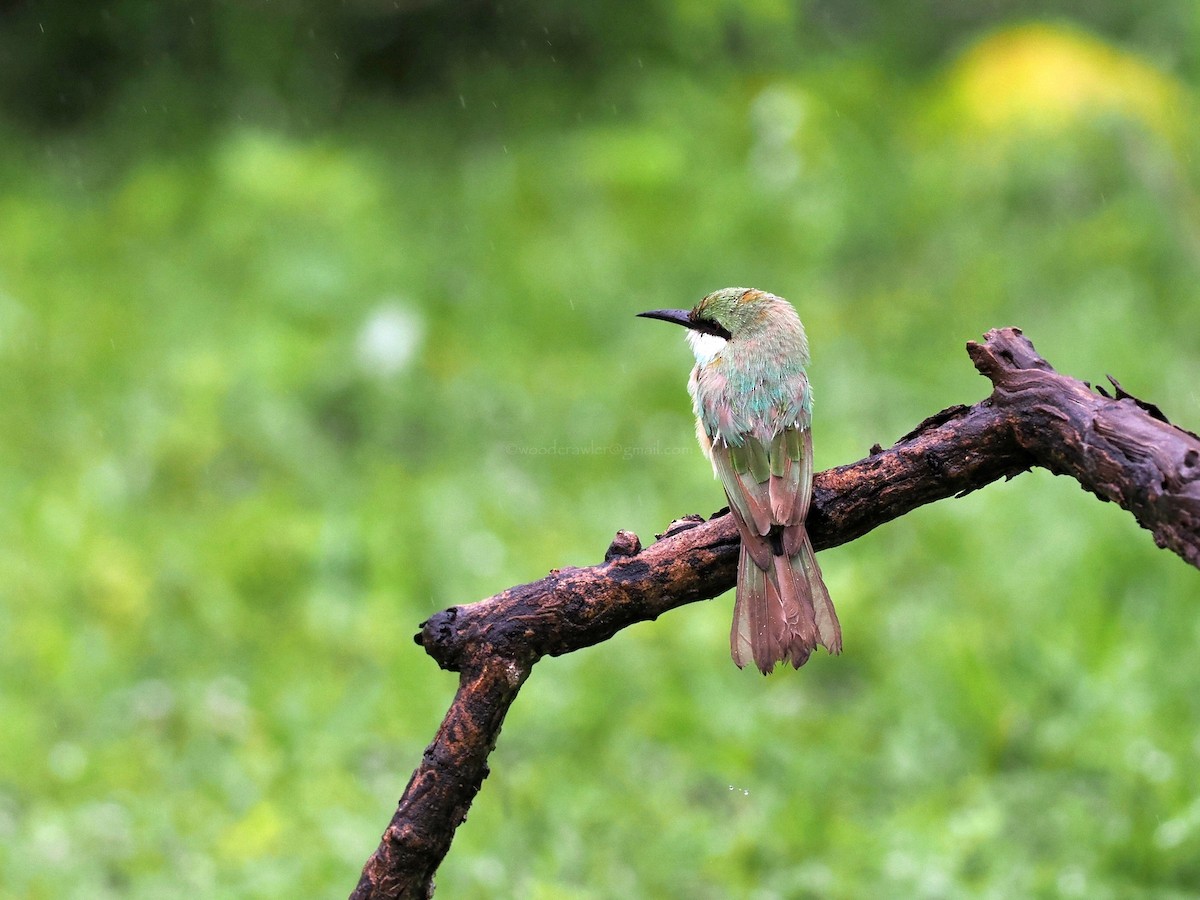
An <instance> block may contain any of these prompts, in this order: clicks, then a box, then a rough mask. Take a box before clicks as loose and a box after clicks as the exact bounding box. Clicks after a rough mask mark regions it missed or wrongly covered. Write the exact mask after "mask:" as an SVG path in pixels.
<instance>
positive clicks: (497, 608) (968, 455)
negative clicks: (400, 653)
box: [352, 328, 1200, 900]
mask: <svg viewBox="0 0 1200 900" xmlns="http://www.w3.org/2000/svg"><path fill="white" fill-rule="evenodd" d="M967 351H968V353H969V354H970V355H971V359H972V360H973V361H974V363H975V367H976V368H977V369H978V370H979V371H980V372H981V373H982V374H983V375H985V376H986V377H987V378H989V379H990V380H991V381H992V384H993V391H992V394H991V396H989V397H988V398H987V399H985V400H982V401H980V402H979V403H976V404H975V405H974V406H969V407H968V406H955V407H951V408H950V409H946V410H943V411H942V412H940V413H938V414H937V415H934V416H931V417H930V418H928V419H926V420H925V421H924V422H922V423H921V424H920V425H918V426H917V427H916V428H915V429H914V430H913V431H912V432H910V433H909V434H907V435H905V436H904V437H903V438H901V439H900V440H899V441H898V442H897V443H896V444H895V446H893V447H890V448H889V449H887V450H883V449H880V448H879V447H878V446H876V447H874V448H872V451H871V454H870V455H869V456H867V457H866V458H865V459H862V460H860V461H858V462H856V463H852V464H851V465H847V466H840V467H838V468H836V469H830V470H828V471H825V472H821V473H820V474H818V475H817V476H816V480H815V485H814V490H813V503H812V508H811V512H810V514H809V519H808V523H809V525H808V528H809V533H810V535H811V536H812V540H813V543H814V545H815V546H816V548H817V549H818V550H820V549H824V548H827V547H835V546H837V545H838V544H843V543H846V542H847V541H851V540H854V539H855V538H857V537H860V536H862V535H864V534H866V533H867V532H868V531H870V530H871V529H873V528H875V527H877V526H879V525H882V524H883V523H885V522H889V521H891V520H892V519H895V518H898V517H899V516H902V515H904V514H905V513H907V512H910V511H911V510H913V509H915V508H917V507H918V506H922V505H924V504H926V503H931V502H933V501H935V500H941V499H944V498H947V497H951V496H962V495H964V494H967V493H969V492H971V491H974V490H977V489H978V488H981V487H983V486H984V485H987V484H990V483H991V482H993V481H996V480H998V479H1000V478H1012V477H1013V476H1015V475H1017V474H1019V473H1021V472H1024V471H1026V470H1028V469H1030V468H1031V467H1033V466H1042V467H1044V468H1047V469H1049V470H1050V471H1052V472H1054V473H1055V474H1059V475H1068V476H1070V477H1072V478H1074V479H1076V480H1077V481H1079V483H1080V484H1081V485H1082V486H1083V487H1084V488H1085V489H1087V490H1088V491H1091V492H1092V493H1094V494H1095V495H1096V496H1098V497H1100V498H1101V499H1103V500H1111V501H1113V502H1116V503H1118V504H1120V505H1121V506H1122V507H1124V508H1125V509H1127V510H1129V511H1130V512H1131V513H1132V514H1133V515H1134V517H1135V518H1136V519H1137V521H1138V522H1139V523H1140V524H1141V525H1142V526H1143V527H1144V528H1146V529H1148V530H1149V531H1150V532H1151V534H1153V536H1154V540H1155V542H1156V543H1157V544H1158V545H1159V546H1160V547H1165V548H1167V549H1170V550H1172V551H1173V552H1175V553H1177V554H1178V555H1179V556H1181V557H1183V559H1185V560H1186V561H1187V562H1188V563H1190V564H1191V565H1193V566H1196V567H1197V568H1200V438H1197V436H1196V435H1194V434H1192V433H1191V432H1188V431H1185V430H1183V429H1181V428H1178V427H1176V426H1174V425H1171V424H1170V423H1169V422H1167V421H1166V417H1165V416H1163V415H1162V413H1161V412H1160V411H1159V410H1158V408H1157V407H1155V406H1153V405H1151V404H1148V403H1145V402H1143V401H1140V400H1137V399H1136V398H1134V397H1132V396H1131V395H1129V394H1127V393H1126V392H1125V391H1124V390H1123V389H1121V387H1120V385H1118V384H1117V383H1116V382H1115V381H1112V379H1111V378H1110V379H1109V380H1110V381H1112V384H1113V387H1114V388H1115V396H1109V395H1108V394H1107V393H1106V392H1104V391H1103V390H1100V391H1099V393H1097V392H1095V391H1093V390H1092V389H1091V388H1090V387H1089V386H1088V385H1086V384H1084V383H1083V382H1080V381H1077V380H1075V379H1073V378H1068V377H1066V376H1063V375H1059V374H1058V373H1057V372H1055V371H1054V370H1053V369H1052V368H1051V367H1050V365H1049V364H1048V363H1047V362H1046V361H1045V360H1044V359H1042V358H1041V357H1040V356H1038V355H1037V353H1036V352H1035V351H1034V349H1033V345H1032V344H1030V343H1029V341H1028V340H1026V339H1025V338H1024V337H1023V336H1022V335H1021V332H1020V331H1018V330H1017V329H1014V328H1003V329H998V330H994V331H990V332H988V334H987V335H986V337H985V339H984V342H983V343H982V344H977V343H975V342H971V343H969V344H968V345H967ZM737 549H738V536H737V529H736V527H735V526H734V524H733V521H732V519H731V518H730V516H729V515H728V513H724V512H723V513H721V514H718V515H716V516H714V517H713V518H711V519H709V520H708V521H705V520H703V519H702V518H701V517H699V516H688V517H686V518H684V519H680V520H677V521H676V522H673V523H672V524H671V526H670V527H669V528H668V529H667V531H666V533H665V534H663V535H661V536H659V540H657V541H656V542H655V543H653V544H651V545H650V546H649V547H647V548H645V549H642V548H641V543H640V541H639V540H638V538H637V536H636V535H633V534H631V533H629V532H624V531H622V532H618V533H617V536H616V539H615V540H614V541H613V542H612V545H611V546H610V547H609V548H608V552H607V553H606V554H605V561H604V562H603V563H600V564H599V565H595V566H590V567H587V568H568V569H556V570H554V571H553V572H551V573H550V574H549V575H547V576H546V577H545V578H543V579H541V580H540V581H536V582H533V583H531V584H524V585H519V586H517V587H513V588H509V589H508V590H506V591H504V592H502V593H499V594H496V595H495V596H493V597H490V598H488V599H486V600H482V601H480V602H478V603H472V604H469V605H467V606H455V607H451V608H450V609H447V610H444V611H442V612H440V613H437V614H436V615H434V616H433V617H431V618H430V619H429V620H428V621H427V622H425V623H423V624H422V630H421V633H420V634H418V635H417V636H416V640H417V643H419V644H421V645H422V646H423V647H424V648H425V651H426V652H427V653H428V654H429V655H430V656H432V657H433V658H434V659H435V660H437V663H438V665H440V666H441V667H442V668H444V669H449V670H451V671H457V672H459V673H461V675H460V681H459V689H458V694H457V695H456V697H455V699H454V702H453V704H452V706H451V707H450V710H449V712H448V713H447V715H446V718H445V721H444V722H443V723H442V727H441V728H440V729H439V730H438V733H437V735H436V737H435V738H434V740H433V743H432V744H430V745H429V747H428V749H427V750H426V751H425V755H424V758H423V759H422V761H421V764H420V766H418V768H417V770H416V772H414V773H413V777H412V780H411V781H410V782H409V784H408V787H407V789H406V790H405V792H404V795H403V797H401V799H400V804H399V807H398V808H397V810H396V814H395V815H394V816H393V818H392V822H391V824H390V825H389V826H388V829H387V831H385V832H384V835H383V840H382V842H381V843H380V845H379V848H378V849H377V850H376V851H375V853H374V854H373V855H372V856H371V858H370V859H369V860H368V861H367V864H366V866H365V867H364V869H363V873H362V878H361V880H360V881H359V884H358V887H357V888H356V890H355V891H354V893H353V895H352V897H353V898H360V900H365V898H373V900H376V898H385V897H386V898H393V897H406V898H416V897H427V896H429V895H430V894H431V893H432V891H433V875H434V872H435V871H436V870H437V867H438V866H439V865H440V863H441V861H442V859H443V858H444V857H445V855H446V852H447V851H448V850H449V848H450V842H451V840H452V839H453V837H454V831H455V829H456V828H457V827H458V826H459V825H460V824H461V823H462V821H463V820H464V819H465V818H466V813H467V810H468V808H469V807H470V805H471V802H472V801H473V799H474V798H475V795H476V794H477V793H478V791H479V788H480V786H481V784H482V782H483V779H484V778H485V777H487V757H488V754H489V753H490V752H491V750H492V748H493V747H494V746H495V743H496V738H497V736H498V734H499V731H500V726H501V725H502V724H503V721H504V716H505V714H506V713H507V711H508V708H509V706H510V705H511V704H512V702H513V700H514V699H515V698H516V695H517V691H518V690H519V689H520V687H521V685H522V684H523V683H524V681H525V679H526V678H527V677H528V676H529V673H530V670H531V669H532V667H533V665H534V663H536V662H537V661H538V660H539V659H540V658H541V657H543V656H547V655H549V656H558V655H561V654H564V653H570V652H572V651H574V650H579V649H582V648H584V647H589V646H591V645H593V644H597V643H600V642H601V641H605V640H608V639H609V638H610V637H612V636H613V635H614V634H616V633H617V632H618V631H620V630H621V629H622V628H625V627H626V626H627V625H631V624H633V623H635V622H643V621H646V620H651V619H656V618H657V617H658V616H660V615H661V614H662V613H664V612H666V611H668V610H670V609H674V608H675V607H678V606H682V605H683V604H686V603H691V602H693V601H696V600H705V599H708V598H710V597H715V596H717V595H718V594H721V593H723V592H724V591H726V590H728V589H729V588H731V587H733V584H734V578H735V574H736V569H737Z"/></svg>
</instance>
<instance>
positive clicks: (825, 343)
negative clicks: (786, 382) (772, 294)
mask: <svg viewBox="0 0 1200 900" xmlns="http://www.w3.org/2000/svg"><path fill="white" fill-rule="evenodd" d="M613 12H614V10H613V8H611V7H609V6H607V5H595V6H584V7H576V6H575V5H571V4H566V3H559V2H549V3H541V4H521V5H517V6H508V5H504V6H500V5H495V6H491V5H483V4H465V5H453V6H452V5H448V4H438V3H425V4H422V3H413V2H408V3H399V4H391V3H387V4H385V3H375V2H367V0H358V2H351V3H345V4H341V5H326V4H315V3H302V2H292V3H278V2H275V3H265V2H264V3H257V4H254V3H251V4H198V3H197V4H188V5H185V6H183V7H180V6H178V5H171V4H163V5H154V4H145V3H134V2H129V0H122V2H116V3H112V4H108V5H106V6H102V7H95V8H90V7H77V6H75V5H53V4H45V3H33V2H25V3H8V4H4V5H3V7H0V21H3V23H4V25H5V27H4V29H3V30H2V31H0V67H2V68H3V71H4V73H5V78H4V79H3V82H2V83H3V85H4V87H3V92H4V93H3V97H4V105H3V108H2V109H0V129H2V131H0V141H3V145H4V150H5V152H4V153H2V154H0V365H2V371H3V373H4V383H5V390H4V391H3V392H0V422H2V423H3V428H4V438H3V439H2V440H0V510H2V513H0V635H3V638H2V640H3V647H4V649H3V653H0V677H2V678H3V684H4V690H3V691H0V721H3V722H4V739H3V740H2V741H0V888H2V891H0V892H2V893H4V894H5V895H6V896H14V897H35V898H41V897H59V896H79V897H85V896H86V897H89V898H93V897H122V898H124V897H133V898H138V897H161V896H176V895H188V896H191V895H195V896H213V897H223V896H230V897H233V896H236V897H278V896H317V895H322V896H324V895H329V894H335V895H336V894H337V893H339V892H348V891H349V889H350V888H351V886H352V885H353V883H354V881H355V879H356V878H357V874H358V870H359V867H360V866H361V864H362V862H363V861H364V859H365V858H366V856H367V855H368V854H369V853H370V851H371V850H372V849H373V848H374V846H375V843H376V841H377V839H378V835H379V832H380V831H381V829H382V827H383V826H384V824H385V823H386V821H387V818H388V817H389V816H390V814H391V812H392V809H393V807H394V802H395V799H396V797H397V796H398V795H399V793H400V791H401V790H402V789H403V786H404V784H405V782H406V780H407V778H408V774H409V772H410V771H411V769H412V767H413V766H414V765H415V764H416V762H417V760H418V759H419V756H420V753H421V750H422V748H423V747H424V745H425V744H426V743H427V742H428V740H429V739H430V738H431V736H432V735H433V732H434V730H435V728H436V726H437V723H438V721H439V718H440V715H441V713H442V711H443V710H444V708H445V706H446V704H447V702H448V700H449V698H450V696H451V692H452V690H453V687H454V679H453V677H451V676H449V675H446V674H444V673H441V672H439V671H437V670H436V668H435V667H434V666H433V665H432V664H431V663H430V662H429V661H428V660H427V658H426V657H425V656H424V655H423V654H422V653H421V652H420V650H419V648H417V647H415V646H413V645H412V643H411V640H410V636H411V634H412V633H413V631H414V630H415V626H416V623H417V622H419V621H421V620H422V619H424V618H425V617H426V616H427V615H428V614H430V613H431V612H433V611H435V610H437V609H440V608H443V607H445V606H448V605H452V604H455V603H461V602H466V601H470V600H473V599H475V598H478V597H482V596H486V595H488V594H491V593H494V592H495V591H498V590H501V589H503V588H505V587H507V586H509V585H510V584H513V583H517V582H521V581H527V580H530V579H534V578H537V577H539V576H540V575H541V574H543V573H544V572H545V571H546V570H547V569H549V568H551V567H554V566H563V565H573V564H578V565H581V564H587V563H591V562H595V561H596V560H597V559H599V558H600V557H601V556H602V553H603V549H604V547H605V546H606V544H607V541H608V540H609V539H610V537H611V535H612V533H613V532H614V531H615V530H616V529H618V528H631V529H634V530H636V531H638V532H639V533H640V534H641V535H642V536H643V539H644V540H647V539H649V538H650V536H651V535H652V534H653V533H654V532H655V531H661V530H662V529H663V528H664V527H665V525H666V524H667V523H668V522H669V521H670V520H671V519H672V518H673V517H676V516H678V515H682V514H684V513H688V512H696V511H699V512H703V513H708V512H711V511H712V510H714V509H716V508H718V507H719V506H721V505H722V499H723V498H722V497H721V495H720V491H719V488H718V486H717V485H716V483H715V482H714V481H713V480H712V478H711V472H710V471H709V470H708V467H707V466H706V465H705V463H704V462H703V461H702V459H701V458H700V456H699V453H698V451H697V450H696V449H695V448H694V445H693V440H692V426H691V422H690V415H689V411H688V406H687V400H686V396H685V394H684V389H683V384H684V381H685V379H686V373H687V369H688V367H689V364H690V363H689V360H690V356H689V354H688V352H687V350H686V348H685V347H684V346H683V343H682V341H680V340H679V336H678V335H677V334H673V333H667V329H665V328H659V327H657V326H656V325H654V324H653V323H646V322H643V321H639V320H636V319H634V318H633V313H635V312H637V311H640V310H643V309H647V308H653V307H659V306H686V305H689V304H690V303H691V302H693V301H694V300H695V299H697V298H698V297H700V296H701V295H702V294H704V293H705V292H707V291H709V290H711V289H713V288H715V287H720V286H723V285H726V284H738V283H740V284H751V285H756V286H759V287H763V288H767V289H771V290H774V291H776V292H778V293H780V294H782V295H784V296H787V297H789V298H791V299H792V300H793V301H794V302H795V303H796V305H797V306H798V308H799V309H800V311H801V314H802V315H803V317H804V319H805V322H806V324H807V326H808V329H809V333H810V337H811V339H812V344H813V349H814V356H815V364H814V369H813V378H814V382H815V384H816V391H817V412H816V432H817V449H816V452H817V455H818V460H817V462H818V465H819V466H820V467H822V468H824V467H827V466H831V465H837V464H841V463H845V462H849V461H852V460H854V459H857V458H858V457H860V456H861V455H863V454H864V453H865V452H866V450H867V448H868V447H869V446H870V445H871V444H873V443H875V442H876V441H879V442H881V443H885V444H886V443H888V442H890V441H892V440H895V439H896V438H897V437H898V436H899V435H900V434H903V433H904V432H906V431H907V430H909V429H910V428H911V427H912V426H913V425H915V424H916V423H917V422H918V421H920V419H921V418H923V417H924V416H926V415H929V414H930V413H932V412H934V411H936V410H937V409H940V408H942V407H944V406H947V405H950V404H952V403H958V402H973V401H974V400H977V399H979V398H980V397H982V396H984V395H985V393H986V390H987V384H986V382H984V381H983V380H982V379H981V378H979V376H978V375H976V374H975V373H974V372H973V370H972V369H971V366H970V363H969V361H968V359H967V357H966V355H965V354H964V353H963V351H962V347H963V344H964V342H965V341H966V340H969V339H972V338H975V337H977V336H978V335H980V334H981V333H982V332H983V331H985V330H986V329H987V328H989V327H993V326H999V325H1009V324H1012V325H1018V326H1021V327H1023V328H1024V329H1025V331H1026V332H1027V334H1029V336H1030V337H1031V338H1032V339H1033V341H1034V342H1035V344H1036V346H1037V347H1038V349H1039V350H1040V351H1041V352H1042V353H1043V354H1044V355H1045V356H1046V357H1047V358H1048V359H1049V360H1050V361H1051V362H1052V363H1053V364H1055V365H1056V366H1057V367H1058V368H1059V369H1060V370H1062V371H1064V372H1066V373H1069V374H1073V375H1076V376H1078V377H1082V378H1086V379H1089V380H1092V381H1100V380H1102V378H1103V375H1104V374H1105V373H1112V374H1113V375H1115V376H1116V377H1118V378H1119V379H1120V380H1121V381H1122V383H1123V384H1124V385H1125V386H1126V387H1127V388H1128V389H1129V390H1131V391H1132V392H1134V393H1135V394H1138V395H1139V396H1143V397H1146V398H1147V399H1150V400H1153V401H1155V402H1157V403H1159V404H1160V405H1161V406H1162V408H1163V409H1164V410H1165V411H1166V412H1167V414H1168V415H1170V416H1171V417H1172V418H1173V419H1175V420H1176V421H1179V422H1181V423H1183V424H1184V425H1189V426H1190V427H1192V428H1193V429H1195V428H1196V427H1197V425H1200V389H1198V387H1197V385H1198V384H1200V340H1198V338H1197V334H1200V329H1198V328H1197V317H1198V315H1200V305H1198V304H1197V287H1196V286H1197V284H1200V278H1198V276H1200V230H1198V229H1200V215H1198V209H1197V202H1198V200H1197V189H1198V186H1200V162H1198V161H1197V160H1196V159H1193V157H1192V153H1191V148H1192V147H1193V146H1195V145H1196V139H1197V136H1198V135H1197V118H1196V112H1197V107H1196V103H1197V101H1196V98H1195V90H1196V82H1197V78H1198V73H1197V68H1196V59H1195V54H1196V48H1197V47H1198V46H1200V43H1198V42H1197V41H1196V40H1195V38H1196V31H1197V27H1198V26H1200V16H1198V15H1197V13H1196V11H1195V8H1194V6H1193V5H1192V4H1189V3H1185V2H1174V3H1161V4H1155V5H1154V6H1153V8H1152V9H1148V8H1142V7H1140V6H1137V5H1131V4H1122V5H1118V4H1110V3H1099V4H1096V3H1089V4H1083V3H1064V4H1058V5H1056V7H1055V8H1054V10H1053V16H1045V15H1042V16H1040V17H1039V21H1037V22H1030V21H1029V20H1028V18H1027V17H1029V16H1030V15H1032V14H1034V13H1044V12H1045V9H1044V8H1043V7H1041V6H1039V5H1034V4H1031V3H1018V2H1011V3H987V4H983V3H966V4H962V3H956V4H947V3H936V2H932V0H928V2H925V3H921V4H917V5H915V6H914V5H903V6H902V5H897V4H884V3H878V2H875V3H868V2H865V0H864V2H857V3H855V2H849V3H838V4H834V3H828V2H821V0H813V2H811V3H805V4H781V3H776V2H774V0H760V2H756V3H750V4H738V5H735V4H717V5H713V6H711V7H699V6H696V5H693V4H684V3H679V2H677V0H658V2H652V3H650V4H647V5H644V7H642V8H639V10H638V11H637V13H636V14H635V13H634V12H633V11H624V12H622V13H621V14H620V15H611V13H613ZM822 562H823V565H824V568H825V570H826V573H827V578H828V581H829V584H830V589H831V592H832V593H833V596H834V598H835V600H836V601H837V603H838V608H839V611H840V613H841V615H842V621H843V625H844V628H845V632H846V644H847V650H846V653H845V654H844V655H843V656H842V657H841V658H840V659H836V660H830V659H828V658H824V657H822V658H818V659H815V660H813V661H812V662H811V663H810V664H809V665H808V666H807V667H805V669H804V670H803V671H801V672H800V673H790V674H789V673H781V674H777V675H775V676H773V677H772V678H770V679H765V680H764V679H762V678H760V677H758V676H757V675H755V674H752V673H748V672H742V673H739V672H738V671H737V670H736V669H735V668H734V667H733V666H732V664H731V663H730V662H729V659H728V648H727V634H728V617H729V606H730V604H729V602H728V600H729V598H725V599H723V600H719V601H715V602H713V603H710V604H704V605H698V606H693V607H690V608H687V609H683V610H680V611H677V612H675V613H672V614H671V615H670V616H668V617H667V618H665V619H664V620H662V621H659V622H657V623H648V624H645V625H641V626H637V627H635V628H632V629H629V630H628V631H627V632H624V633H622V634H621V635H618V636H617V638H616V639H614V640H613V641H610V642H608V643H607V644H606V645H604V646H601V647H597V648H595V649H593V650H590V651H587V652H585V653H581V654H577V655H574V656H571V657H568V658H563V659H555V660H547V661H545V662H544V663H543V664H542V665H540V666H539V667H538V669H537V671H536V672H535V674H534V676H533V677H532V678H531V680H530V682H529V684H528V685H527V687H526V689H525V691H524V692H523V694H522V696H521V698H520V700H519V702H518V703H517V705H516V707H515V708H514V710H513V712H512V714H511V716H510V718H509V722H508V727H507V729H506V731H505V733H504V735H503V736H502V738H501V741H500V744H499V746H498V748H497V750H496V753H495V756H494V759H493V775H492V776H491V778H490V779H489V780H488V783H487V784H486V785H485V788H484V791H483V793H482V794H481V796H480V798H479V800H478V802H477V803H476V805H475V806H474V808H473V809H472V812H471V818H470V821H468V822H467V823H466V825H465V826H464V827H463V828H462V829H461V830H460V833H459V836H458V838H457V839H456V842H455V845H454V847H453V849H452V851H451V854H450V856H449V858H448V860H447V862H446V864H445V866H444V867H443V870H442V872H441V875H440V878H439V881H440V885H441V889H442V891H443V893H445V895H446V896H450V897H457V896H519V897H580V898H583V897H588V898H591V897H628V896H661V897H727V896H754V897H805V896H813V897H816V896H821V897H857V896H925V897H943V896H962V895H983V896H1026V895H1032V896H1066V897H1070V896H1080V897H1089V898H1091V897H1128V896H1156V897H1158V896H1162V897H1168V896H1194V893H1195V886H1196V885H1197V883H1200V866H1198V864H1197V862H1196V860H1197V859H1200V801H1198V800H1197V798H1198V797H1200V774H1198V773H1200V765H1198V763H1200V759H1198V757H1200V727H1198V725H1197V723H1198V722H1200V699H1198V697H1197V694H1196V692H1195V684H1196V683H1197V681H1198V680H1200V663H1198V662H1197V661H1196V654H1195V652H1194V647H1195V644H1196V640H1197V638H1198V637H1200V629H1198V626H1197V625H1196V618H1195V611H1194V609H1193V606H1192V604H1193V603H1194V602H1195V601H1196V599H1197V597H1198V596H1200V590H1198V585H1200V580H1198V578H1197V573H1196V572H1195V571H1194V570H1192V569H1189V568H1188V567H1186V566H1185V565H1184V564H1183V563H1182V562H1180V561H1179V560H1178V559H1176V558H1174V557H1173V556H1171V555H1169V554H1166V553H1164V552H1162V551H1159V550H1157V549H1155V548H1154V546H1153V543H1152V541H1151V540H1150V538H1149V536H1148V535H1147V534H1146V533H1145V532H1143V531H1141V530H1139V529H1138V528H1137V526H1136V524H1135V523H1134V522H1133V521H1132V520H1131V518H1130V517H1129V516H1128V515H1126V514H1125V513H1123V512H1122V511H1120V510H1119V509H1116V508H1114V507H1112V506H1111V505H1102V504H1100V503H1097V502H1096V501H1095V499H1094V498H1092V497H1090V496H1088V495H1085V494H1084V493H1083V492H1081V491H1080V490H1079V489H1078V487H1077V486H1076V485H1074V484H1073V483H1071V482H1068V481H1065V480H1063V479H1054V478H1052V477H1051V476H1049V475H1048V474H1047V473H1044V472H1035V473H1032V474H1029V475H1024V476H1022V477H1020V478H1018V479H1016V480H1014V481H1013V482H1012V483H1009V484H1005V485H996V486H993V487H990V488H988V489H987V490H984V491H980V492H978V493H977V494H974V495H972V496H970V497H968V498H965V499H962V500H956V501H952V502H945V503H940V504H936V505H935V506H933V507H930V508H928V509H924V510H920V511H918V512H917V513H915V514H913V515H910V516H908V517H906V518H905V519H904V520H903V521H901V522H898V523H895V524H892V525H889V526H887V527H885V528H883V529H880V530H879V531H878V532H876V533H872V534H870V535H868V536H866V537H865V538H863V539H861V540H859V541H856V542H854V543H853V544H852V545H849V546H846V547H842V548H838V549H836V550H832V551H828V552H827V553H824V554H822Z"/></svg>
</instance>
